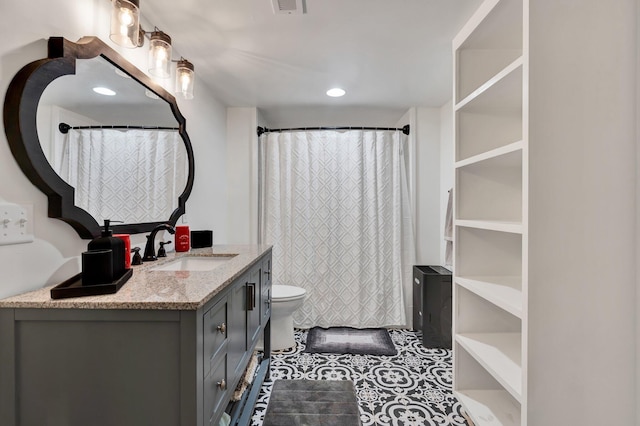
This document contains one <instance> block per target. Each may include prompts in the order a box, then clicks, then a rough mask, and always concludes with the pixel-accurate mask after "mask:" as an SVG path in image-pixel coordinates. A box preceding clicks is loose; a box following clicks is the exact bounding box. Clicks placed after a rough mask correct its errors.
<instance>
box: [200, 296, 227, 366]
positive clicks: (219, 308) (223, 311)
mask: <svg viewBox="0 0 640 426" xmlns="http://www.w3.org/2000/svg"><path fill="white" fill-rule="evenodd" d="M227 310H228V306H227V299H226V298H224V299H223V300H221V301H220V302H218V303H216V304H215V305H214V306H213V307H212V308H211V309H209V310H208V311H207V312H206V313H205V314H204V319H203V321H204V324H203V329H202V330H203V333H204V363H205V372H204V373H205V375H206V374H208V372H209V363H210V360H211V359H212V358H214V357H215V356H216V355H217V354H218V353H219V352H220V350H221V349H222V347H223V345H224V343H225V342H226V341H227V335H228V330H227V329H228V326H229V320H228V316H227Z"/></svg>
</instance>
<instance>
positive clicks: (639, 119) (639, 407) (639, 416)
mask: <svg viewBox="0 0 640 426" xmlns="http://www.w3.org/2000/svg"><path fill="white" fill-rule="evenodd" d="M636 40H640V0H636ZM635 74H636V214H635V216H636V404H635V406H636V425H640V338H638V336H639V335H640V217H639V216H640V42H638V43H637V45H636V73H635Z"/></svg>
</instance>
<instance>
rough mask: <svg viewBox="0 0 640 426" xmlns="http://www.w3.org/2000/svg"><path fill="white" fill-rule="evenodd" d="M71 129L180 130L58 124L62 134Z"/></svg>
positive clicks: (158, 127) (151, 127) (157, 127)
mask: <svg viewBox="0 0 640 426" xmlns="http://www.w3.org/2000/svg"><path fill="white" fill-rule="evenodd" d="M70 129H141V130H180V128H179V127H161V126H70V125H68V124H67V123H60V124H58V130H60V133H64V134H66V133H68V132H69V130H70Z"/></svg>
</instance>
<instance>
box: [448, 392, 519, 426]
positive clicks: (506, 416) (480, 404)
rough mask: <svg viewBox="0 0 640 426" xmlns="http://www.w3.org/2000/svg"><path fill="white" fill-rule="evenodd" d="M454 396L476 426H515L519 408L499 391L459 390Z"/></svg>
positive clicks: (504, 393) (517, 423)
mask: <svg viewBox="0 0 640 426" xmlns="http://www.w3.org/2000/svg"><path fill="white" fill-rule="evenodd" d="M455 396H456V397H457V398H458V400H459V401H460V402H461V403H462V406H463V407H464V408H465V411H466V412H467V414H469V416H470V417H471V420H473V422H474V423H475V424H476V426H516V425H519V424H520V407H519V406H518V405H517V404H514V403H513V400H512V399H511V397H510V396H509V394H508V393H507V392H505V391H501V390H461V391H457V392H455Z"/></svg>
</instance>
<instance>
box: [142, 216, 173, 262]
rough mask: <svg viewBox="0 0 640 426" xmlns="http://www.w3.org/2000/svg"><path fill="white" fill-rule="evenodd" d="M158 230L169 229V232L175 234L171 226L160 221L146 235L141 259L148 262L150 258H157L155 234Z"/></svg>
mask: <svg viewBox="0 0 640 426" xmlns="http://www.w3.org/2000/svg"><path fill="white" fill-rule="evenodd" d="M158 231H169V233H170V234H175V233H176V230H175V228H174V227H173V226H171V225H169V224H168V223H161V224H160V225H158V226H156V227H155V228H153V230H151V234H149V235H148V236H147V245H146V246H144V257H143V258H142V260H143V261H145V262H148V261H150V260H158V258H157V257H156V243H155V240H156V234H157V233H158Z"/></svg>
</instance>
